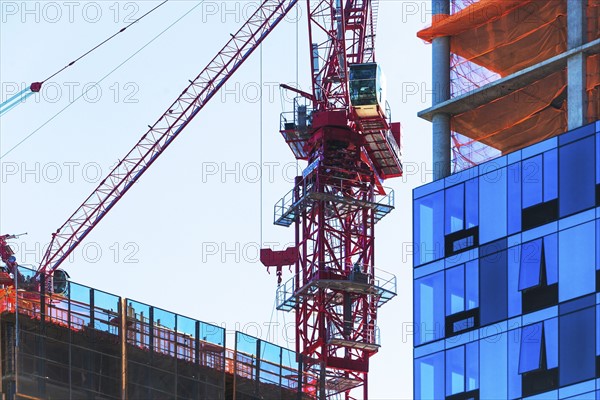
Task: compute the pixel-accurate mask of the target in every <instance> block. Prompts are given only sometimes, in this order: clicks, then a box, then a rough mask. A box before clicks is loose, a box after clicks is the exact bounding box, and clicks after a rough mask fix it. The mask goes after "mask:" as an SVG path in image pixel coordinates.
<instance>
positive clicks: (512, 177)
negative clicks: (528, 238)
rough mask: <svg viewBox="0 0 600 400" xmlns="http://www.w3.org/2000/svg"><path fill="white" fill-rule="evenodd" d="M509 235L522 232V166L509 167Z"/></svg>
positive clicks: (513, 165)
mask: <svg viewBox="0 0 600 400" xmlns="http://www.w3.org/2000/svg"><path fill="white" fill-rule="evenodd" d="M507 180H508V234H509V235H512V234H513V233H517V232H520V231H521V164H520V163H516V164H512V165H509V166H508V177H507Z"/></svg>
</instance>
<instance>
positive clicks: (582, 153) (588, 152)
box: [560, 137, 596, 217]
mask: <svg viewBox="0 0 600 400" xmlns="http://www.w3.org/2000/svg"><path fill="white" fill-rule="evenodd" d="M594 149H595V141H594V137H589V138H587V139H583V140H580V141H577V142H575V143H571V144H568V145H566V146H563V147H561V148H560V216H561V217H564V216H567V215H571V214H574V213H577V212H579V211H583V210H586V209H588V208H591V207H594V205H595V204H596V186H595V183H596V179H595V176H594V175H595V170H596V167H595V161H594V160H595V154H594V153H595V152H594Z"/></svg>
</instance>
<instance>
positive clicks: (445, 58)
mask: <svg viewBox="0 0 600 400" xmlns="http://www.w3.org/2000/svg"><path fill="white" fill-rule="evenodd" d="M432 5H433V16H434V18H435V16H436V15H440V14H446V15H447V14H450V0H432ZM431 48H432V79H431V82H432V85H433V105H436V104H439V103H443V102H444V101H446V100H449V99H450V38H449V37H447V36H445V37H439V38H435V39H433V42H432V45H431ZM432 122H433V179H434V180H438V179H441V178H444V177H446V176H448V175H450V115H448V114H443V113H438V114H435V115H434V116H433V121H432Z"/></svg>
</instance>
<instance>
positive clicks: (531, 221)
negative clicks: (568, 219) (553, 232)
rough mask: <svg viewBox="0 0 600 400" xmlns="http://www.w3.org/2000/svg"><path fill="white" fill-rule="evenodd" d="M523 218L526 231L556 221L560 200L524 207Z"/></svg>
mask: <svg viewBox="0 0 600 400" xmlns="http://www.w3.org/2000/svg"><path fill="white" fill-rule="evenodd" d="M521 219H522V227H523V230H524V231H526V230H529V229H533V228H537V227H538V226H542V225H546V224H547V223H549V222H552V221H556V220H557V219H558V200H556V199H555V200H550V201H547V202H545V203H540V204H537V205H535V206H531V207H527V208H524V209H523V212H522V214H521Z"/></svg>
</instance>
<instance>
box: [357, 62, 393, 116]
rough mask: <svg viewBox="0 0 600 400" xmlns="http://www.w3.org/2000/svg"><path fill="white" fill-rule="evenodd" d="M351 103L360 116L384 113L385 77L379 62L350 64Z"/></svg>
mask: <svg viewBox="0 0 600 400" xmlns="http://www.w3.org/2000/svg"><path fill="white" fill-rule="evenodd" d="M349 84H350V105H351V106H352V109H353V111H354V112H355V113H356V115H357V116H358V117H359V118H369V117H377V116H382V115H384V110H385V100H386V99H385V77H384V76H383V73H382V72H381V67H380V66H379V65H378V64H377V63H365V64H353V65H350V80H349Z"/></svg>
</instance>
